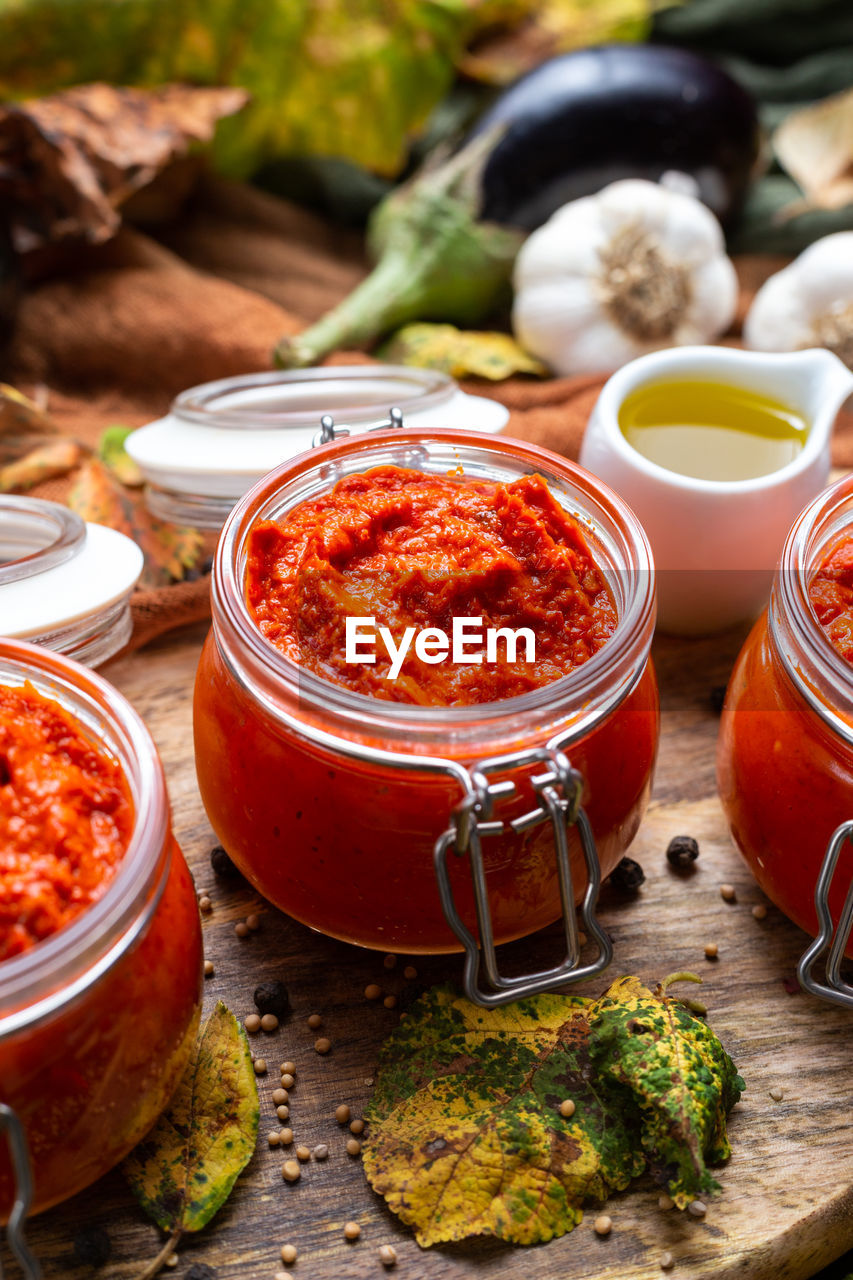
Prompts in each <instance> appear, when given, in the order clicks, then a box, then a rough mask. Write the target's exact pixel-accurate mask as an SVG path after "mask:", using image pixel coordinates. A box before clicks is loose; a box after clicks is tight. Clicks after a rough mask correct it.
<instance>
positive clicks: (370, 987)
mask: <svg viewBox="0 0 853 1280" xmlns="http://www.w3.org/2000/svg"><path fill="white" fill-rule="evenodd" d="M381 995H382V988H381V987H378V986H377V985H376V983H375V982H369V983H368V984H367V986H366V987H365V988H364V998H365V1000H378V999H379V997H380V996H381Z"/></svg>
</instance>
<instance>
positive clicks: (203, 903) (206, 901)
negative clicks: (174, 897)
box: [198, 893, 213, 916]
mask: <svg viewBox="0 0 853 1280" xmlns="http://www.w3.org/2000/svg"><path fill="white" fill-rule="evenodd" d="M198 909H199V911H201V912H202V914H203V915H206V916H209V915H210V913H211V911H212V910H213V903H212V902H211V901H210V898H208V896H207V894H206V893H205V894H203V895H202V896H201V897H200V898H199V900H198Z"/></svg>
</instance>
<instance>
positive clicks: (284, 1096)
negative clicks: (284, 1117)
mask: <svg viewBox="0 0 853 1280" xmlns="http://www.w3.org/2000/svg"><path fill="white" fill-rule="evenodd" d="M289 1097H290V1094H289V1093H288V1092H287V1090H286V1089H273V1094H272V1100H273V1102H274V1103H275V1105H276V1106H277V1107H278V1106H280V1105H281V1104H282V1102H287V1100H288V1099H289Z"/></svg>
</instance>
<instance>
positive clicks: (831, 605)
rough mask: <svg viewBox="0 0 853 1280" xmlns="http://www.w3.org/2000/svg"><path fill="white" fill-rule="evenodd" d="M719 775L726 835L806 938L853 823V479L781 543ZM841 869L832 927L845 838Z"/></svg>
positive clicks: (728, 724) (731, 690)
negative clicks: (832, 849) (828, 856)
mask: <svg viewBox="0 0 853 1280" xmlns="http://www.w3.org/2000/svg"><path fill="white" fill-rule="evenodd" d="M717 778H718V784H719V791H720V797H721V799H722V802H723V808H724V809H725V812H726V817H727V819H728V823H729V827H730V829H731V833H732V836H733V838H734V840H735V842H736V844H737V846H738V848H739V849H740V851H741V853H742V854H743V856H744V858H745V859H746V861H747V863H748V864H749V866H750V868H751V870H752V871H753V873H754V875H755V877H756V879H757V880H758V883H759V884H760V885H761V888H762V889H763V890H764V892H765V893H766V894H767V896H768V897H769V898H770V899H771V900H772V901H773V902H774V903H775V904H776V905H777V906H778V907H779V908H780V909H781V910H782V911H783V912H784V913H785V915H787V916H788V917H789V918H790V919H791V920H793V921H794V922H795V923H796V924H798V925H799V926H800V927H801V928H802V929H805V930H807V931H808V932H810V933H811V934H814V933H815V931H816V927H817V915H816V910H815V886H816V883H817V880H818V874H819V872H820V869H821V864H822V862H823V859H824V854H825V852H826V850H827V846H828V843H829V841H830V838H831V837H832V835H833V833H834V832H835V831H836V829H837V828H839V827H840V826H841V824H842V823H846V822H850V821H851V820H853V477H851V476H846V477H845V478H844V479H842V480H840V481H839V482H838V483H837V484H835V485H833V486H831V487H830V488H829V489H827V490H825V491H824V492H823V493H821V494H820V495H818V497H817V498H816V499H815V500H814V501H813V502H811V503H810V504H809V505H808V506H807V507H806V508H805V510H804V511H803V512H802V513H801V515H800V516H799V517H798V519H797V521H796V522H795V524H794V526H793V528H792V529H791V531H790V533H789V535H788V538H787V541H786V543H785V547H784V550H783V553H782V559H781V562H780V566H779V569H778V570H777V573H776V577H775V580H774V583H773V589H772V594H771V598H770V604H769V608H768V609H767V611H766V613H765V614H764V615H763V617H762V618H760V619H759V621H758V622H757V623H756V624H755V626H754V627H753V629H752V632H751V633H750V635H749V637H748V639H747V641H746V643H745V645H744V647H743V649H742V650H741V653H740V655H739V657H738V660H737V662H736V664H735V667H734V671H733V673H732V676H731V680H730V682H729V687H728V690H727V693H726V700H725V705H724V708H723V715H722V720H721V724H720V735H719V745H718V752H717ZM838 872H839V874H838V875H837V876H836V877H835V879H834V880H833V882H832V885H831V888H830V894H829V908H830V911H831V914H832V917H833V918H834V919H835V920H837V919H838V917H839V914H840V912H841V907H842V904H843V901H844V894H845V892H846V889H847V886H848V885H849V884H850V882H851V879H852V878H853V846H851V845H850V843H849V842H848V843H846V844H845V845H844V847H843V848H842V850H841V853H840V860H839V864H838ZM848 954H851V950H850V949H849V948H848Z"/></svg>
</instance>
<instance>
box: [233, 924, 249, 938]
mask: <svg viewBox="0 0 853 1280" xmlns="http://www.w3.org/2000/svg"><path fill="white" fill-rule="evenodd" d="M234 932H235V933H236V935H237V937H238V938H248V936H249V926H248V925H247V924H246V921H245V920H238V921H237V923H236V924H235V926H234Z"/></svg>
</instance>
